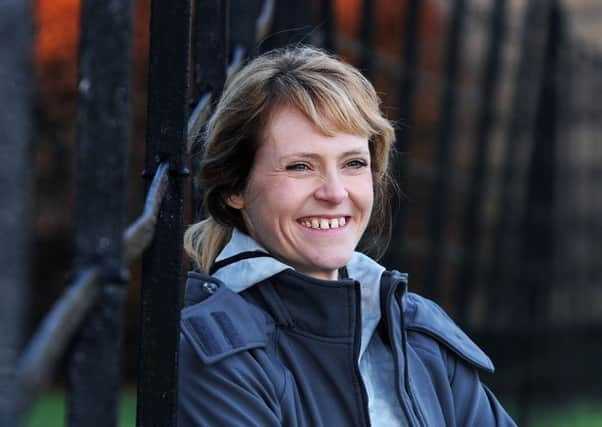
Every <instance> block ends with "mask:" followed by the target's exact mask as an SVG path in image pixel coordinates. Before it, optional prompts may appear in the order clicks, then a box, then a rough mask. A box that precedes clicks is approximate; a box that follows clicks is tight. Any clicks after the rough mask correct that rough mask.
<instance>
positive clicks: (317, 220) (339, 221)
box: [298, 216, 348, 230]
mask: <svg viewBox="0 0 602 427" xmlns="http://www.w3.org/2000/svg"><path fill="white" fill-rule="evenodd" d="M347 218H348V217H345V216H340V217H335V218H326V217H319V216H312V217H305V218H301V219H299V220H298V222H299V224H301V225H302V226H304V227H306V228H312V229H315V230H318V229H320V230H329V229H332V228H341V227H344V226H345V224H347Z"/></svg>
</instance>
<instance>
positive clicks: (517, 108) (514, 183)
mask: <svg viewBox="0 0 602 427" xmlns="http://www.w3.org/2000/svg"><path fill="white" fill-rule="evenodd" d="M548 3H549V0H533V1H530V2H528V3H527V5H526V6H525V7H526V10H525V14H524V18H523V34H522V36H521V37H522V40H521V58H520V63H519V65H518V70H517V76H516V83H515V88H514V93H513V98H512V108H511V109H510V111H512V116H511V117H510V121H509V125H508V133H507V136H506V138H505V140H506V145H505V147H504V153H503V170H502V172H501V175H502V176H501V179H500V191H499V199H498V201H497V203H496V205H497V210H498V212H499V216H498V218H497V220H496V224H495V229H494V233H493V234H494V236H493V252H492V259H491V266H490V271H489V272H488V275H487V277H488V280H487V283H488V286H489V292H488V303H487V305H488V307H487V310H486V312H487V313H488V316H489V317H490V319H491V320H493V321H498V319H502V318H504V317H506V316H505V313H504V309H508V308H509V307H510V305H509V303H510V299H509V298H512V306H514V308H513V312H514V313H520V312H522V308H519V307H516V304H517V301H516V298H515V297H513V296H512V295H513V294H514V292H515V290H516V286H517V285H516V286H512V284H516V283H517V274H518V270H519V268H518V264H520V262H521V260H520V259H519V257H518V234H519V231H518V223H519V218H520V217H521V215H522V214H521V203H520V201H521V200H522V193H523V191H524V190H522V185H523V182H522V179H524V172H523V171H524V170H525V169H526V166H525V163H526V158H525V157H526V156H525V154H524V153H525V152H528V150H529V149H530V147H531V144H532V136H533V135H532V132H533V123H534V118H535V111H536V103H537V94H538V93H539V90H540V82H541V77H542V75H543V73H545V70H542V66H543V51H544V46H545V35H546V28H547V21H546V19H545V16H546V15H547V14H546V13H545V11H546V10H547V8H548Z"/></svg>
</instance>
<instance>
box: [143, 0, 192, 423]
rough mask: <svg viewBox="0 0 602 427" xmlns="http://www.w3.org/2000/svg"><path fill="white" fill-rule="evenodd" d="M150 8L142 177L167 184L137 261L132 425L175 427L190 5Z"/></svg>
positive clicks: (162, 1)
mask: <svg viewBox="0 0 602 427" xmlns="http://www.w3.org/2000/svg"><path fill="white" fill-rule="evenodd" d="M151 8H152V9H151V25H150V28H151V31H150V34H151V41H150V61H149V62H150V67H149V70H150V73H149V82H148V94H149V103H148V114H147V152H146V165H145V168H146V169H145V175H146V176H147V177H152V176H154V174H155V170H156V168H157V167H158V165H159V164H160V163H161V162H163V161H166V162H168V164H169V173H170V176H169V183H168V187H167V194H166V197H165V199H164V200H163V203H162V204H161V209H160V211H159V217H158V220H157V227H156V230H155V236H154V239H153V242H152V244H151V246H150V248H149V249H148V250H147V251H146V252H145V254H144V259H143V282H142V295H141V315H140V328H141V332H140V346H139V358H138V362H139V365H138V401H137V420H136V423H137V425H138V426H145V427H148V426H175V425H176V407H177V392H176V378H177V357H178V355H177V348H178V337H179V318H180V313H179V310H180V305H181V294H182V292H181V285H182V281H181V273H182V231H183V229H182V228H183V227H182V221H183V210H184V200H183V197H184V187H185V177H186V175H187V174H188V170H187V169H186V152H187V149H186V136H187V134H186V130H187V120H188V99H187V97H188V63H189V60H188V53H189V46H190V40H189V34H190V19H191V16H190V15H191V3H190V1H187V0H183V1H178V2H172V1H168V0H153V1H152V5H151Z"/></svg>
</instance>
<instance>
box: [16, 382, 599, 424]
mask: <svg viewBox="0 0 602 427" xmlns="http://www.w3.org/2000/svg"><path fill="white" fill-rule="evenodd" d="M512 407H513V405H512V404H509V405H508V409H512ZM135 425H136V392H135V390H133V389H129V388H126V389H124V390H122V394H121V403H120V408H119V426H120V427H133V426H135ZM63 426H65V393H64V391H63V390H53V391H50V392H48V393H46V394H44V395H43V396H42V397H41V398H40V399H39V400H38V401H37V402H36V404H35V405H34V407H33V408H32V411H31V413H30V415H29V419H28V423H27V427H63ZM529 427H602V402H593V401H591V402H585V401H581V402H570V403H567V404H565V405H555V406H546V407H540V408H537V409H534V410H533V411H532V413H531V423H530V425H529Z"/></svg>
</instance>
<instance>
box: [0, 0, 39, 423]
mask: <svg viewBox="0 0 602 427" xmlns="http://www.w3.org/2000/svg"><path fill="white" fill-rule="evenodd" d="M29 9H30V7H29V4H28V2H24V1H22V0H8V1H4V2H3V3H2V13H1V14H0V34H2V37H0V76H2V78H0V99H1V100H2V103H3V104H4V106H3V107H2V108H0V135H2V138H1V141H2V142H1V143H0V144H1V148H0V164H1V165H2V166H1V167H0V186H1V188H0V193H1V194H2V196H1V197H0V235H1V236H2V240H3V244H2V248H1V249H0V294H1V295H2V297H1V298H0V325H1V328H2V333H1V334H0V425H2V426H7V427H11V426H18V425H20V424H21V421H22V419H21V418H19V417H18V414H17V405H18V403H19V402H18V400H19V397H21V396H20V393H18V390H16V389H15V386H14V381H15V378H14V374H15V367H16V364H17V359H18V355H19V353H20V351H21V349H22V347H23V339H24V337H23V332H24V331H25V330H26V312H27V308H28V301H29V294H30V292H29V285H30V273H29V272H30V268H29V265H30V240H31V233H32V232H31V219H32V215H31V212H32V210H31V199H30V197H31V194H32V192H31V184H32V182H31V178H32V175H31V167H30V166H29V165H30V163H31V158H30V148H31V125H30V123H31V119H32V116H33V114H32V113H33V110H32V97H31V92H32V84H31V79H32V69H31V64H30V63H29V57H30V54H31V51H32V49H31V28H32V26H31V18H30V12H29Z"/></svg>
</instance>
